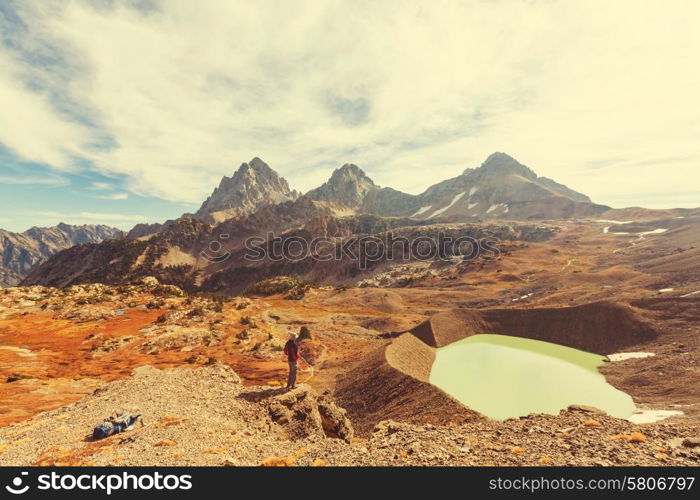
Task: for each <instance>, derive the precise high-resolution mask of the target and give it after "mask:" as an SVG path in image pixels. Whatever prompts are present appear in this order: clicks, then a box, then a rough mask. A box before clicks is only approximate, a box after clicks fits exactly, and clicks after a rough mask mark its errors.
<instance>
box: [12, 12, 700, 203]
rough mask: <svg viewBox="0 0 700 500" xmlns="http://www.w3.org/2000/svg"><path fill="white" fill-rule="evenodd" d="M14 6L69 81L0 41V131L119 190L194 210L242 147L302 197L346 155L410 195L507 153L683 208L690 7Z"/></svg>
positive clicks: (27, 152)
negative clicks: (55, 54)
mask: <svg viewBox="0 0 700 500" xmlns="http://www.w3.org/2000/svg"><path fill="white" fill-rule="evenodd" d="M27 5H29V6H28V7H26V10H25V12H24V13H23V16H24V18H25V20H26V21H27V22H28V23H29V25H30V34H29V36H28V37H25V39H23V41H24V43H25V44H26V45H28V46H30V47H33V46H35V45H36V46H41V44H42V43H45V44H47V45H50V46H54V47H62V54H63V56H64V58H65V59H66V61H67V62H68V63H69V64H68V66H69V68H68V69H65V71H66V72H69V73H70V75H69V77H66V75H64V74H62V73H61V72H60V71H59V72H58V74H54V73H53V72H48V74H44V73H46V71H44V70H43V69H42V67H41V66H37V65H32V64H31V62H32V61H29V60H22V59H18V58H17V56H16V54H14V55H12V54H10V51H9V50H8V49H0V105H2V106H3V110H5V109H10V110H11V113H6V112H5V111H3V113H1V114H0V142H1V143H3V144H5V145H6V146H7V147H9V148H10V149H12V150H13V151H15V152H16V153H17V154H18V155H20V156H21V157H23V158H25V159H28V160H31V161H38V162H43V163H47V164H49V165H51V166H52V167H54V168H56V169H69V168H72V166H73V159H74V158H75V157H80V158H84V159H87V160H90V161H93V162H94V163H95V167H96V168H97V169H99V170H100V171H102V172H103V173H106V174H122V175H126V177H127V179H128V180H129V189H130V190H132V191H134V192H136V193H140V194H150V195H156V196H160V197H164V198H167V199H171V200H175V201H183V202H192V203H196V202H199V201H201V200H202V199H203V198H204V197H205V196H206V195H207V194H208V193H209V192H210V191H211V189H212V187H213V186H214V185H216V183H217V182H218V180H219V178H220V177H221V176H222V175H224V174H229V175H230V173H231V172H232V171H233V170H234V169H235V168H236V167H237V166H238V165H239V164H240V163H241V162H242V161H247V160H249V159H250V158H252V157H253V156H256V155H257V156H261V157H262V158H263V159H264V160H266V161H268V162H269V163H270V164H271V165H272V166H273V168H276V169H277V170H278V171H280V172H281V173H282V174H283V175H285V176H286V177H287V178H288V179H289V180H290V183H291V184H292V186H293V187H296V188H301V189H304V190H306V189H309V188H312V187H315V186H316V185H318V184H320V183H321V182H322V181H324V180H325V178H326V177H327V175H328V174H329V173H330V171H331V170H332V169H333V168H335V167H337V166H339V165H341V164H342V163H345V162H349V161H350V162H354V163H357V164H359V165H360V166H362V167H364V168H365V169H366V170H367V171H368V173H369V174H370V175H371V176H372V177H373V178H374V179H375V180H376V181H377V182H378V183H380V184H382V185H390V186H392V187H396V188H398V189H405V190H408V191H411V192H419V191H421V190H422V189H424V188H425V187H427V185H429V184H430V183H432V182H435V181H438V180H441V179H444V178H446V177H450V176H454V175H457V174H458V173H460V172H461V171H462V170H463V169H464V168H466V167H473V166H477V165H478V164H479V163H480V162H481V161H483V159H484V158H485V157H486V156H487V155H488V154H490V153H491V152H493V151H505V152H508V153H509V154H511V155H513V156H515V157H516V158H518V159H519V160H521V161H522V162H524V163H526V164H528V165H529V166H530V167H532V168H533V169H535V170H536V171H537V172H538V173H539V174H541V175H546V176H548V177H552V178H554V179H556V180H558V181H560V182H564V183H566V184H569V185H570V186H571V187H572V188H574V189H577V190H580V191H583V192H585V193H587V194H589V195H591V196H592V197H593V198H594V199H595V200H596V201H599V202H605V203H610V204H619V205H626V204H630V203H632V202H633V204H646V205H649V206H652V205H656V206H662V205H669V204H690V205H700V195H697V194H693V193H690V192H689V189H688V186H693V185H695V186H697V185H698V183H699V181H700V174H699V173H698V172H700V169H698V164H699V163H700V142H699V141H698V139H697V138H698V137H700V93H698V88H700V65H698V64H697V61H698V60H699V59H700V31H699V30H697V29H696V26H695V24H696V20H697V19H698V18H699V16H700V3H698V2H696V1H694V0H687V1H682V0H676V1H674V2H672V3H671V4H668V3H662V2H649V3H640V2H636V1H634V2H633V1H632V0H628V1H619V2H607V1H602V0H591V1H588V2H576V3H574V2H561V3H560V2H515V1H513V2H510V1H503V2H452V1H445V2H427V1H423V2H402V3H401V8H397V6H396V2H392V1H388V0H385V1H378V2H366V3H362V2H350V1H346V2H340V1H336V2H321V1H306V2H279V1H272V0H269V1H262V2H235V3H234V2H220V1H214V0H210V1H199V2H191V1H189V0H169V1H167V2H162V4H161V5H160V10H159V11H156V12H152V13H144V12H142V11H138V10H135V9H132V8H129V7H127V6H124V5H117V6H116V7H114V8H111V7H96V6H95V5H93V4H91V3H87V2H69V3H64V2H57V3H47V2H43V1H42V2H39V1H36V2H34V3H32V4H27ZM42 71H44V72H43V73H42ZM27 73H29V74H31V75H35V76H36V74H37V73H38V74H39V75H40V76H42V77H43V78H44V80H45V81H46V82H47V86H48V87H49V89H50V90H51V91H52V92H53V93H54V94H59V95H62V96H64V97H65V101H66V102H67V103H72V107H73V108H74V111H80V113H83V114H86V115H87V116H88V117H89V118H90V121H91V123H93V124H94V125H95V126H94V127H87V126H85V125H81V124H79V123H78V122H76V121H75V120H71V119H69V118H68V115H66V114H61V113H58V112H57V111H56V106H55V105H54V104H53V103H52V101H50V100H49V99H48V97H47V94H46V93H45V92H34V91H30V90H29V89H28V88H27V87H26V85H23V84H22V81H23V79H22V77H23V75H25V74H27ZM5 106H9V108H6V107H5ZM105 137H110V138H112V139H113V144H114V146H113V147H110V148H105V147H94V146H95V144H96V143H100V144H102V142H103V141H104V138H105ZM669 158H671V159H672V160H669ZM676 193H687V196H686V198H684V199H683V201H682V202H681V201H680V199H679V198H678V197H677V196H675V194H676Z"/></svg>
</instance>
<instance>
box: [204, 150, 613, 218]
mask: <svg viewBox="0 0 700 500" xmlns="http://www.w3.org/2000/svg"><path fill="white" fill-rule="evenodd" d="M299 196H300V195H299V193H297V192H296V191H293V190H290V188H289V185H288V183H287V181H286V180H285V179H284V178H282V177H280V176H279V175H278V174H277V173H276V172H275V171H274V170H272V169H271V168H270V167H269V166H268V165H267V164H266V163H264V162H263V161H262V160H260V159H259V158H254V159H253V160H251V161H250V163H244V164H242V165H241V166H240V168H239V169H238V171H236V173H235V174H234V175H233V176H232V177H224V178H223V179H222V180H221V183H220V184H219V187H217V188H216V189H215V190H214V192H213V193H212V194H211V196H209V198H207V200H206V201H205V202H204V203H203V204H202V207H201V208H200V209H199V211H198V212H197V213H196V214H194V217H197V218H200V219H203V220H205V221H208V222H221V221H223V220H226V219H230V218H232V217H237V216H238V217H240V216H244V215H249V214H251V213H254V212H255V211H257V210H259V209H260V208H261V207H263V206H266V205H271V204H277V203H281V202H284V201H294V200H296V199H298V198H299ZM305 196H307V197H308V198H310V199H312V200H314V201H315V202H317V203H318V204H319V205H322V206H325V207H327V208H329V209H330V210H331V212H332V213H333V214H335V215H338V216H343V215H357V214H372V215H379V216H382V217H410V218H412V219H415V220H449V221H475V220H478V219H512V220H539V219H568V218H572V217H582V216H588V215H594V214H597V213H601V212H604V211H606V210H608V209H609V208H610V207H606V206H602V205H597V204H594V203H592V202H591V200H590V198H589V197H588V196H586V195H584V194H581V193H578V192H576V191H574V190H572V189H570V188H568V187H566V186H564V185H562V184H559V183H557V182H555V181H553V180H551V179H548V178H546V177H538V176H537V174H536V173H535V172H533V171H532V170H530V169H529V168H528V167H526V166H525V165H522V164H520V163H519V162H518V161H517V160H515V159H514V158H512V157H510V156H508V155H507V154H505V153H493V154H492V155H490V156H489V157H488V158H487V159H486V161H484V162H483V163H482V164H481V166H479V167H478V168H468V169H466V170H465V171H464V172H463V173H462V174H461V175H459V176H457V177H453V178H451V179H447V180H444V181H442V182H439V183H437V184H435V185H433V186H430V187H429V188H428V189H426V190H425V191H424V192H423V193H421V194H418V195H412V194H408V193H403V192H401V191H397V190H396V189H392V188H389V187H384V188H382V187H380V186H378V185H377V184H375V183H374V181H373V180H372V179H371V178H369V176H367V174H366V173H365V172H364V171H363V170H362V169H361V168H360V167H358V166H357V165H354V164H349V163H348V164H345V165H343V166H342V167H340V168H338V169H336V170H335V171H334V172H333V174H332V175H331V177H330V179H328V181H326V182H325V183H324V184H322V185H321V186H319V187H317V188H315V189H312V190H311V191H309V192H307V193H306V194H305Z"/></svg>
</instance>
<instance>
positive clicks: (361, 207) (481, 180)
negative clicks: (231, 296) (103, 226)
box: [23, 153, 609, 293]
mask: <svg viewBox="0 0 700 500" xmlns="http://www.w3.org/2000/svg"><path fill="white" fill-rule="evenodd" d="M607 210H609V207H605V206H602V205H597V204H594V203H593V202H591V200H590V199H589V198H588V197H587V196H585V195H583V194H581V193H577V192H575V191H573V190H571V189H569V188H567V187H566V186H563V185H561V184H558V183H556V182H554V181H552V180H550V179H547V178H544V177H538V176H537V174H535V173H534V172H533V171H532V170H530V169H529V168H528V167H526V166H524V165H522V164H520V163H518V162H517V161H516V160H515V159H513V158H511V157H510V156H508V155H506V154H504V153H494V154H492V155H491V156H489V157H488V158H487V159H486V161H485V162H484V163H483V164H481V165H480V166H479V167H478V168H473V169H467V170H465V171H464V172H463V173H462V174H461V175H459V176H457V177H454V178H451V179H447V180H445V181H442V182H440V183H438V184H435V185H433V186H430V187H429V188H428V189H426V190H425V191H424V192H423V193H421V194H418V195H412V194H408V193H403V192H401V191H397V190H395V189H392V188H387V187H380V186H378V185H377V184H375V183H374V181H372V179H370V178H369V177H368V176H367V174H366V173H365V172H364V171H363V170H362V169H361V168H359V167H358V166H356V165H353V164H345V165H343V166H342V167H340V168H338V169H336V170H335V171H334V172H333V174H332V175H331V177H330V178H329V179H328V181H326V182H325V183H323V184H322V185H321V186H319V187H318V188H316V189H312V190H311V191H309V192H307V193H306V194H305V195H300V194H299V193H298V192H296V191H294V190H292V189H290V187H289V184H288V183H287V181H286V180H285V179H284V178H282V177H281V176H280V175H279V174H277V172H275V171H274V170H273V169H271V168H270V167H269V166H268V165H267V164H266V163H265V162H263V161H262V160H261V159H259V158H253V159H252V160H251V161H250V162H249V163H243V164H242V165H241V166H240V168H239V169H238V170H237V171H236V172H235V173H234V174H233V176H232V177H224V178H223V179H222V180H221V182H220V184H219V186H218V187H217V188H216V189H215V190H214V191H213V193H212V194H211V195H210V196H209V197H208V198H207V199H206V200H205V201H204V203H203V204H202V206H201V208H200V209H199V210H198V211H197V212H196V213H195V214H184V215H183V216H182V217H180V218H178V219H176V220H170V221H167V222H165V223H163V224H139V225H137V226H136V227H134V228H133V229H132V230H131V231H130V232H129V233H128V234H127V235H126V237H125V238H122V239H110V240H107V241H104V242H102V243H99V242H95V243H92V244H86V245H77V246H75V247H73V248H69V249H67V250H65V251H63V252H60V253H58V254H57V255H55V256H53V257H52V258H51V259H49V261H48V262H45V263H43V264H42V265H40V266H38V267H36V268H35V269H33V270H32V272H31V273H29V275H28V276H27V277H26V278H25V279H24V281H23V284H27V285H29V284H42V285H51V286H58V287H64V286H69V285H72V284H76V283H87V282H101V283H111V284H117V283H123V282H128V281H133V280H136V279H140V278H142V277H144V276H155V277H157V278H158V279H159V280H161V281H163V282H166V283H172V284H176V285H178V286H181V287H183V288H185V289H188V290H203V291H210V292H224V293H237V292H240V291H241V290H242V289H244V288H245V287H246V286H249V285H251V284H252V283H255V282H256V281H259V280H262V279H265V278H269V277H273V276H277V275H283V274H295V275H299V276H304V277H306V278H308V279H314V280H317V281H325V282H334V283H347V282H354V281H357V279H358V276H359V275H360V274H361V272H360V270H359V269H358V267H357V263H356V262H338V261H334V262H331V263H323V262H318V261H317V260H313V259H302V260H299V261H294V262H292V261H282V262H271V261H265V262H249V261H247V260H246V259H245V256H244V254H245V250H246V249H245V244H246V240H247V239H249V238H250V237H253V236H255V237H258V238H261V239H262V241H265V240H266V239H267V238H268V235H269V234H270V233H273V234H275V235H283V236H284V237H299V238H303V239H305V240H307V241H309V240H310V239H313V238H316V237H325V238H333V239H334V240H335V241H343V240H344V239H348V238H351V237H352V236H353V235H358V234H373V235H382V234H385V233H387V232H388V231H394V230H397V231H403V233H404V234H406V235H409V236H412V237H416V236H433V235H434V233H435V232H436V231H438V230H439V231H443V230H445V228H446V227H447V230H449V231H452V232H454V233H455V234H458V235H462V236H464V235H469V236H474V237H483V236H486V235H492V236H493V235H495V236H497V237H499V238H502V239H509V240H525V241H534V240H536V239H538V238H542V237H545V236H543V235H549V236H551V232H548V231H541V230H540V229H538V227H541V225H540V226H538V224H539V222H536V223H534V224H533V223H532V222H534V221H543V220H556V219H568V218H572V217H584V216H590V215H596V214H600V213H602V212H604V211H607ZM499 220H501V221H503V222H499ZM506 220H507V222H506ZM516 222H517V223H516ZM224 236H225V238H224ZM269 243H270V242H269V241H267V242H266V243H265V244H266V245H267V244H269ZM212 249H214V250H215V251H214V252H212ZM222 256H225V258H224V259H222V258H221V257H222ZM384 264H385V263H373V264H372V265H373V267H374V268H375V269H374V271H377V272H379V271H380V270H381V269H380V268H382V266H383V265H384Z"/></svg>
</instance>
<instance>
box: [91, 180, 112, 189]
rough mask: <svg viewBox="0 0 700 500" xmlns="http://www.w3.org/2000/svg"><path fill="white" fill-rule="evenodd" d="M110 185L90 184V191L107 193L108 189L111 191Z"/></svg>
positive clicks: (104, 183) (103, 183)
mask: <svg viewBox="0 0 700 500" xmlns="http://www.w3.org/2000/svg"><path fill="white" fill-rule="evenodd" d="M110 187H111V186H110V185H109V183H107V182H93V183H91V184H90V187H89V188H88V189H92V190H95V191H105V190H107V189H110Z"/></svg>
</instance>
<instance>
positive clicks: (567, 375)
mask: <svg viewBox="0 0 700 500" xmlns="http://www.w3.org/2000/svg"><path fill="white" fill-rule="evenodd" d="M603 359H604V358H603V356H599V355H597V354H591V353H588V352H584V351H579V350H578V349H572V348H570V347H565V346H561V345H557V344H552V343H549V342H542V341H539V340H530V339H523V338H519V337H509V336H506V335H490V334H489V335H486V334H484V335H474V336H472V337H468V338H466V339H464V340H460V341H458V342H455V343H453V344H450V345H447V346H445V347H441V348H439V349H437V354H436V358H435V362H434V363H433V367H432V369H431V372H430V383H431V384H433V385H435V386H437V387H439V388H440V389H442V390H443V391H445V392H446V393H448V394H449V395H451V396H452V397H454V398H455V399H458V400H459V401H461V402H462V403H463V404H464V405H466V406H468V407H469V408H471V409H473V410H476V411H478V412H480V413H482V414H484V415H486V416H489V417H491V418H495V419H499V420H503V419H506V418H511V417H519V416H525V415H528V414H530V413H549V414H554V415H556V414H558V413H559V410H562V409H564V408H566V407H567V406H569V405H572V404H580V405H588V406H595V407H596V408H600V409H601V410H604V411H605V412H607V413H608V414H609V415H612V416H615V417H619V418H627V417H629V416H631V415H632V413H634V410H635V405H634V402H633V401H632V398H631V397H630V396H629V395H627V394H625V393H624V392H622V391H620V390H618V389H615V388H614V387H613V386H611V385H610V384H608V383H607V382H606V381H605V377H603V375H602V374H601V373H599V372H598V369H597V368H598V366H600V365H601V364H603Z"/></svg>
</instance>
